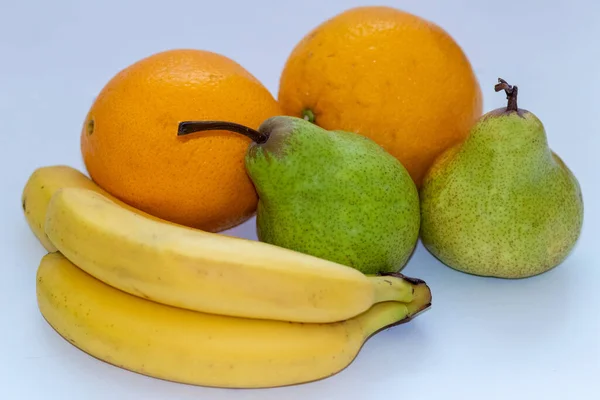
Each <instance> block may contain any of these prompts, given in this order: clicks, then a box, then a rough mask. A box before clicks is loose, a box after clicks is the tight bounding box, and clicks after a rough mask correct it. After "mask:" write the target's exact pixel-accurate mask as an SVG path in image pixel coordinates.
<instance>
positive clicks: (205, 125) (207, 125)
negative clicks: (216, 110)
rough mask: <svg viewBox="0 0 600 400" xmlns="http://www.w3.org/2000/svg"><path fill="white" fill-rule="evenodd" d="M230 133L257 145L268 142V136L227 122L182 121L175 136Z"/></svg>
mask: <svg viewBox="0 0 600 400" xmlns="http://www.w3.org/2000/svg"><path fill="white" fill-rule="evenodd" d="M221 130H225V131H231V132H235V133H239V134H241V135H244V136H246V137H249V138H250V139H252V141H253V142H255V143H257V144H261V143H265V142H266V141H267V140H269V135H267V134H265V133H263V132H259V131H257V130H254V129H252V128H249V127H247V126H244V125H240V124H236V123H235V122H227V121H183V122H180V123H179V129H178V130H177V136H185V135H189V134H191V133H195V132H202V131H221Z"/></svg>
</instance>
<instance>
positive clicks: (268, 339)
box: [37, 253, 431, 388]
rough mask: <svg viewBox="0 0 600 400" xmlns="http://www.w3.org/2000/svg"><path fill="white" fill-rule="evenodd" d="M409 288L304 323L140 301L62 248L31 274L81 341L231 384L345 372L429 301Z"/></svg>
mask: <svg viewBox="0 0 600 400" xmlns="http://www.w3.org/2000/svg"><path fill="white" fill-rule="evenodd" d="M415 288H416V291H415V299H414V300H413V302H411V303H408V304H405V303H400V302H385V303H379V304H377V305H375V306H373V307H372V308H371V309H369V310H368V311H366V312H365V313H363V314H361V315H359V316H357V317H355V318H352V319H349V320H347V321H343V322H337V323H331V324H302V323H296V322H293V323H290V322H283V321H268V320H256V319H247V318H237V317H227V316H222V315H214V314H205V313H199V312H195V311H189V310H184V309H181V308H175V307H170V306H166V305H162V304H158V303H155V302H151V301H148V300H144V299H142V298H139V297H137V296H132V295H130V294H127V293H125V292H122V291H120V290H117V289H115V288H113V287H111V286H108V285H106V284H104V283H102V282H100V281H99V280H97V279H95V278H93V277H92V276H90V275H89V274H86V273H85V272H84V271H82V270H81V269H79V268H77V267H76V266H75V265H73V264H72V263H71V262H69V261H68V260H67V259H66V258H65V257H64V256H62V255H61V254H60V253H50V254H48V255H46V256H44V257H43V259H42V261H41V263H40V266H39V269H38V273H37V299H38V306H39V309H40V311H41V313H42V315H43V316H44V318H45V319H46V320H47V321H48V323H49V324H50V325H51V326H52V327H53V328H54V329H55V330H56V331H57V332H58V333H59V334H60V335H61V336H63V337H64V338H65V339H67V340H68V341H69V342H71V343H72V344H73V345H75V346H76V347H78V348H79V349H81V350H83V351H85V352H87V353H88V354H90V355H92V356H94V357H96V358H99V359H101V360H103V361H106V362H108V363H110V364H113V365H116V366H119V367H122V368H124V369H127V370H130V371H135V372H138V373H141V374H144V375H148V376H152V377H156V378H161V379H166V380H170V381H175V382H181V383H188V384H195V385H203V386H216V387H228V388H261V387H262V388H264V387H273V386H283V385H291V384H297V383H303V382H309V381H314V380H317V379H321V378H325V377H328V376H330V375H333V374H335V373H337V372H339V371H341V370H342V369H344V368H345V367H347V366H348V365H349V364H350V363H351V362H352V361H353V359H354V358H355V357H356V355H357V353H358V352H359V351H360V348H361V346H362V345H363V343H364V342H365V341H366V340H367V339H368V338H369V337H370V336H371V335H373V334H374V333H376V332H377V331H379V330H381V329H384V328H387V327H389V326H391V325H396V324H399V323H402V322H406V321H408V320H410V319H411V318H413V317H414V316H415V315H416V314H417V313H419V312H420V311H422V310H424V309H426V308H427V307H428V305H429V302H430V300H431V296H430V292H429V289H428V288H427V286H426V285H424V284H418V285H416V286H415Z"/></svg>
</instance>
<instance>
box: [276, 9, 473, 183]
mask: <svg viewBox="0 0 600 400" xmlns="http://www.w3.org/2000/svg"><path fill="white" fill-rule="evenodd" d="M279 102H280V104H281V107H282V109H283V112H284V113H285V114H287V115H294V116H299V117H306V118H309V119H311V120H312V119H314V122H315V123H316V124H317V125H320V126H322V127H323V128H326V129H342V130H348V131H353V132H357V133H360V134H363V135H364V136H367V137H370V138H371V139H373V140H374V141H376V142H377V143H379V144H380V145H381V146H382V147H384V148H385V149H386V150H387V151H388V152H390V153H391V154H393V155H394V156H396V157H397V158H398V159H399V160H400V161H401V162H402V163H403V164H404V166H405V167H406V168H407V170H408V171H409V173H410V174H411V176H412V178H413V180H414V181H415V183H417V185H420V182H421V180H422V178H423V176H424V174H425V172H426V171H427V169H428V168H429V166H430V165H431V163H432V162H433V160H434V158H435V157H436V156H437V155H438V154H440V153H441V152H442V151H443V150H444V149H446V148H448V147H450V146H452V145H453V144H455V143H458V142H460V141H462V140H464V138H465V137H466V136H467V134H468V132H469V128H470V127H471V126H472V125H473V123H474V122H475V121H476V119H477V118H478V117H479V116H480V115H481V113H482V96H481V89H480V87H479V83H478V81H477V79H476V77H475V75H474V73H473V70H472V67H471V65H470V63H469V60H468V59H467V57H466V56H465V54H464V52H463V51H462V49H461V48H460V47H459V46H458V44H457V43H456V42H455V41H454V40H453V39H452V37H450V35H449V34H448V33H447V32H445V31H444V30H443V29H442V28H440V27H439V26H437V25H435V24H434V23H432V22H429V21H426V20H425V19H423V18H421V17H418V16H415V15H412V14H410V13H407V12H403V11H400V10H397V9H395V8H391V7H358V8H353V9H349V10H347V11H345V12H342V13H341V14H338V15H337V16H334V17H333V18H331V19H329V20H327V21H325V22H324V23H322V24H321V25H319V26H318V27H316V28H315V29H313V30H312V31H311V32H310V33H309V34H308V35H306V36H305V37H304V38H303V39H302V41H300V42H299V43H298V44H297V46H296V47H295V48H294V50H293V51H292V53H291V55H290V56H289V58H288V60H287V63H286V65H285V68H284V70H283V73H282V75H281V80H280V88H279Z"/></svg>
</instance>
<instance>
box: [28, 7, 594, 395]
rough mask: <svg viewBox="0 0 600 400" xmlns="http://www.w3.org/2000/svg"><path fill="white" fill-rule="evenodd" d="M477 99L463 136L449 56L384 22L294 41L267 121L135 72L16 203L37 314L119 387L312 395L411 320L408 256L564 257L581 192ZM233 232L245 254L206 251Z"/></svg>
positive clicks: (450, 48) (527, 118)
mask: <svg viewBox="0 0 600 400" xmlns="http://www.w3.org/2000/svg"><path fill="white" fill-rule="evenodd" d="M493 89H494V90H495V91H496V92H501V91H503V92H504V93H505V94H506V97H507V106H506V107H503V108H500V109H496V110H493V111H489V112H487V113H485V114H483V105H482V91H481V89H480V86H479V83H478V81H477V79H476V77H475V74H474V73H473V71H472V69H471V66H470V63H469V61H468V59H467V57H466V55H465V54H464V53H463V52H462V50H461V48H460V47H459V45H458V44H457V43H456V42H455V41H454V40H453V39H452V38H451V37H450V36H449V35H448V34H447V33H446V32H445V31H444V30H443V29H442V28H440V27H439V26H437V25H435V24H433V23H431V22H429V21H426V20H424V19H422V18H420V17H417V16H415V15H411V14H409V13H406V12H403V11H400V10H397V9H394V8H389V7H357V8H353V9H350V10H347V11H345V12H343V13H341V14H339V15H337V16H335V17H333V18H331V19H330V20H328V21H325V22H323V23H322V24H321V25H320V26H318V27H316V28H315V29H314V30H313V31H311V32H309V33H308V34H307V35H306V36H305V37H304V38H303V39H302V41H301V42H300V43H298V45H297V46H296V47H295V48H294V49H293V51H292V52H291V54H290V56H289V58H288V60H287V63H286V64H285V67H284V69H283V71H282V74H281V79H280V88H279V94H278V99H275V98H274V97H273V96H272V95H271V94H270V93H269V92H268V90H267V89H266V88H265V87H264V86H263V85H262V84H261V83H260V82H259V81H258V80H257V79H256V78H255V77H254V76H252V75H251V74H250V73H249V72H248V71H246V70H245V69H244V68H243V67H242V66H241V65H239V64H237V63H236V62H235V61H233V60H231V59H228V58H226V57H224V56H222V55H219V54H216V53H212V52H207V51H203V50H169V51H164V52H161V53H157V54H154V55H151V56H149V57H147V58H145V59H142V60H140V61H138V62H136V63H134V64H132V65H130V66H129V67H127V68H125V69H124V70H122V71H120V72H119V73H118V74H116V75H115V76H114V77H113V78H112V79H111V80H110V81H109V82H108V83H107V84H106V86H105V87H104V88H103V89H102V91H101V92H100V94H99V95H98V97H97V98H96V100H95V102H94V104H93V105H92V106H91V108H90V110H89V112H88V114H87V115H86V116H85V119H84V121H83V126H82V130H81V133H80V143H81V153H82V157H83V162H84V164H85V168H86V171H80V170H77V169H75V168H73V167H71V166H68V165H53V166H41V167H38V168H37V169H36V170H35V171H33V173H32V174H31V176H30V177H29V180H28V181H27V182H26V184H25V186H24V189H23V194H22V205H23V211H24V214H25V219H26V221H27V223H28V224H29V226H30V228H31V230H32V231H33V233H34V235H35V236H36V237H37V239H38V240H39V241H40V243H41V244H42V245H43V246H44V248H45V249H46V251H47V254H46V255H45V256H44V257H43V258H42V260H41V262H40V264H39V267H38V271H37V300H38V306H39V310H40V312H41V314H42V315H43V317H44V318H45V319H46V321H47V322H48V323H49V324H50V325H51V326H52V327H53V328H54V329H55V330H56V331H57V332H58V333H59V334H60V335H61V336H62V337H64V338H65V339H66V340H68V341H69V342H71V343H72V344H73V345H74V346H76V347H78V348H79V349H81V350H82V351H85V352H87V353H89V354H90V355H92V356H94V357H96V358H99V359H101V360H104V361H106V362H108V363H111V364H114V365H117V366H120V367H122V368H125V369H127V370H130V371H135V372H138V373H141V374H145V375H148V376H152V377H156V378H161V379H166V380H171V381H175V382H181V383H188V384H196V385H205V386H215V387H227V388H266V387H275V386H283V385H291V384H298V383H305V382H310V381H314V380H318V379H323V378H326V377H329V376H331V375H333V374H335V373H337V372H339V371H341V370H342V369H344V368H346V367H347V366H348V365H350V364H351V363H352V361H353V359H354V358H355V357H356V355H357V354H358V352H359V351H360V348H361V347H362V345H363V343H364V342H365V341H366V340H367V339H368V338H370V337H371V336H373V335H374V334H375V333H376V332H378V331H380V330H383V329H388V328H391V327H392V326H394V325H398V324H401V323H407V322H409V321H411V320H413V319H414V318H415V317H417V316H418V315H420V314H421V313H423V312H424V311H426V310H428V309H430V307H431V304H432V293H431V290H430V288H429V286H428V285H427V283H426V282H424V281H422V280H420V279H418V278H416V277H408V276H406V275H404V274H403V273H402V272H401V271H402V270H403V268H404V267H405V266H406V265H407V263H408V262H409V261H410V258H411V255H412V253H413V251H414V249H415V247H416V245H417V242H418V240H419V238H420V239H421V240H422V243H423V244H424V246H425V248H426V249H427V250H428V251H429V252H430V253H431V254H432V255H433V256H434V257H436V258H438V259H439V260H440V261H441V262H442V263H443V264H445V265H447V266H448V267H450V268H452V269H454V270H457V271H462V272H466V273H470V274H474V275H480V276H485V277H499V278H526V277H531V276H534V275H537V274H541V273H544V272H546V271H548V270H550V269H552V268H554V267H556V266H557V265H559V264H560V263H561V262H562V261H563V260H564V259H565V258H566V257H567V256H568V254H569V253H570V252H571V251H572V249H573V248H574V246H575V244H576V242H577V239H578V237H579V235H580V231H581V228H582V224H583V197H582V193H581V188H580V186H579V184H578V182H577V179H576V177H575V176H574V175H573V173H572V172H571V171H570V170H569V168H568V167H567V166H566V164H565V163H564V162H563V161H562V160H561V159H560V157H559V156H558V155H557V154H555V153H554V152H553V151H552V150H551V149H550V147H549V144H548V142H547V138H546V133H545V128H544V126H543V124H542V122H541V121H540V120H539V119H538V118H537V117H536V116H535V115H534V114H533V113H532V112H530V111H527V110H525V109H522V108H519V107H518V104H517V100H518V97H517V96H518V87H517V86H511V85H510V84H509V83H507V82H506V81H504V80H503V79H499V81H498V83H497V84H496V85H495V86H494V88H493ZM85 172H87V174H86V173H85ZM254 215H256V232H257V237H258V240H249V239H243V238H238V237H232V236H229V235H226V234H224V233H223V232H224V231H225V230H227V229H229V228H232V227H234V226H236V225H239V224H241V223H243V222H245V221H247V220H248V219H249V218H250V217H252V216H254Z"/></svg>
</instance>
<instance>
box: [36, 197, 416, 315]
mask: <svg viewBox="0 0 600 400" xmlns="http://www.w3.org/2000/svg"><path fill="white" fill-rule="evenodd" d="M45 226H46V234H47V235H48V237H49V238H50V240H51V241H52V243H53V244H54V245H55V246H56V247H57V248H58V250H59V251H60V252H61V253H62V254H63V255H64V256H65V257H67V258H68V259H69V260H70V261H72V262H73V263H74V264H75V265H77V266H78V267H79V268H81V269H83V270H84V271H86V272H87V273H89V274H90V275H92V276H94V277H95V278H97V279H100V280H101V281H103V282H105V283H107V284H109V285H111V286H113V287H115V288H117V289H121V290H123V291H125V292H128V293H130V294H134V295H137V296H140V297H144V298H147V299H150V300H153V301H156V302H159V303H163V304H167V305H171V306H175V307H181V308H186V309H190V310H195V311H202V312H209V313H214V314H221V315H230V316H237V317H249V318H263V319H274V320H283V321H299V322H335V321H342V320H345V319H348V318H352V317H354V316H356V315H358V314H360V313H362V312H364V311H366V310H367V309H369V308H370V307H371V306H372V305H373V304H374V303H378V302H382V301H390V300H394V301H403V302H410V301H411V300H412V299H413V296H414V294H413V292H414V286H415V281H414V280H412V279H411V278H407V277H404V276H403V275H401V274H395V275H389V276H387V275H386V276H370V277H368V276H366V275H364V274H362V273H361V272H359V271H357V270H355V269H353V268H350V267H346V266H343V265H340V264H336V263H333V262H330V261H326V260H323V259H320V258H317V257H313V256H309V255H306V254H302V253H299V252H295V251H292V250H288V249H284V248H281V247H277V246H274V245H270V244H267V243H261V242H258V241H253V240H246V239H241V238H234V237H227V236H223V235H219V234H213V233H207V232H203V231H199V230H192V229H184V228H181V227H177V226H173V225H167V224H164V223H162V222H158V221H155V220H152V219H148V218H145V217H143V216H141V215H140V214H137V213H134V212H132V211H129V210H127V209H125V208H123V207H121V206H119V205H118V204H116V203H114V202H112V201H110V200H109V199H107V198H106V197H104V196H102V195H101V194H99V193H96V192H93V191H90V190H86V189H76V188H65V189H61V190H59V191H58V192H57V193H56V194H55V195H54V196H53V197H52V200H51V201H50V204H49V205H48V211H47V219H46V223H45Z"/></svg>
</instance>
